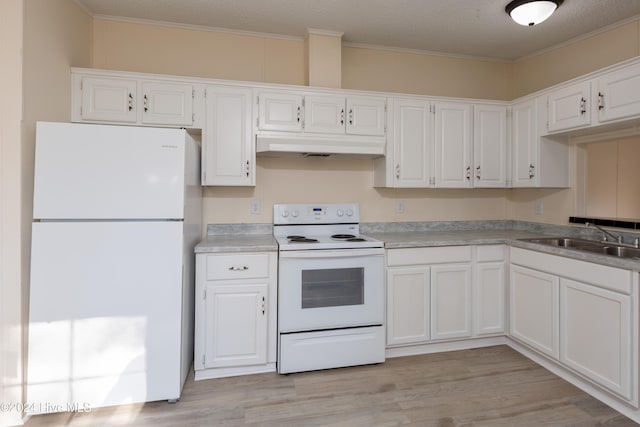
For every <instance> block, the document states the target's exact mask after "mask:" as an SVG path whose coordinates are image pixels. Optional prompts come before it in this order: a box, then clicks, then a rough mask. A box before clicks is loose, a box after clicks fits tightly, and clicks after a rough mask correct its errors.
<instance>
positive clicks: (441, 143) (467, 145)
mask: <svg viewBox="0 0 640 427" xmlns="http://www.w3.org/2000/svg"><path fill="white" fill-rule="evenodd" d="M471 111H472V106H471V104H463V103H450V102H440V103H436V104H435V144H434V145H435V156H434V158H435V185H436V187H449V188H464V187H473V172H472V171H471V167H472V156H473V141H472V127H471V125H472V121H471V119H472V115H471Z"/></svg>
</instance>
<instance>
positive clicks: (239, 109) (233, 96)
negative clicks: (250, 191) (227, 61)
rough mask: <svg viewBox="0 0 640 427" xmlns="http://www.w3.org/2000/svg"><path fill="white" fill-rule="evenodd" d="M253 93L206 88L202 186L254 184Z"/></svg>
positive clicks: (222, 88)
mask: <svg viewBox="0 0 640 427" xmlns="http://www.w3.org/2000/svg"><path fill="white" fill-rule="evenodd" d="M251 94H252V92H251V89H250V88H242V87H230V86H209V87H207V89H206V126H205V129H204V131H203V132H204V138H203V144H202V173H203V179H202V182H203V185H247V186H251V185H255V182H256V181H255V151H254V145H253V143H252V142H253V139H252V127H251V99H252V95H251Z"/></svg>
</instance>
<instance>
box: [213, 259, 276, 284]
mask: <svg viewBox="0 0 640 427" xmlns="http://www.w3.org/2000/svg"><path fill="white" fill-rule="evenodd" d="M267 276H269V254H266V253H259V254H224V255H208V256H207V276H206V277H207V280H226V279H251V278H259V277H267Z"/></svg>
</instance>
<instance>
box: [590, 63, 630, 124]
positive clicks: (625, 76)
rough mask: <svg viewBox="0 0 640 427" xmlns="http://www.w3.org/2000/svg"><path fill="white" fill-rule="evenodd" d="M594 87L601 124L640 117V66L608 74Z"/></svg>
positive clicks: (599, 79)
mask: <svg viewBox="0 0 640 427" xmlns="http://www.w3.org/2000/svg"><path fill="white" fill-rule="evenodd" d="M594 86H595V87H597V94H596V95H595V97H596V108H597V110H598V121H599V122H601V123H605V122H609V121H613V120H619V119H624V118H628V117H634V116H640V64H635V65H631V66H628V67H625V68H623V69H620V70H618V71H612V72H609V73H606V74H605V75H603V76H602V77H600V78H598V79H597V81H596V83H595V85H594Z"/></svg>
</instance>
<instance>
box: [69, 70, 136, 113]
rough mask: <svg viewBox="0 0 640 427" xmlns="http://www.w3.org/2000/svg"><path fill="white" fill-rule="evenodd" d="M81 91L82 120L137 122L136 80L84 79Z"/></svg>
mask: <svg viewBox="0 0 640 427" xmlns="http://www.w3.org/2000/svg"><path fill="white" fill-rule="evenodd" d="M81 90H82V104H81V110H80V116H81V119H82V120H88V121H100V122H125V123H135V122H136V120H137V116H138V113H137V96H138V92H137V91H138V86H137V82H136V81H135V80H129V79H117V78H101V77H84V78H83V79H82V82H81Z"/></svg>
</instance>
